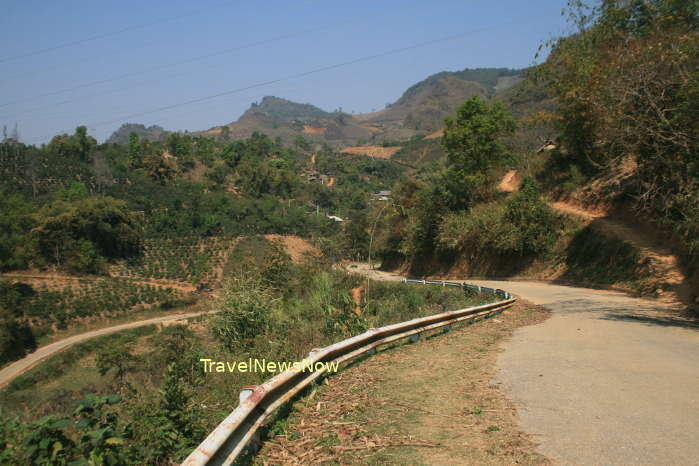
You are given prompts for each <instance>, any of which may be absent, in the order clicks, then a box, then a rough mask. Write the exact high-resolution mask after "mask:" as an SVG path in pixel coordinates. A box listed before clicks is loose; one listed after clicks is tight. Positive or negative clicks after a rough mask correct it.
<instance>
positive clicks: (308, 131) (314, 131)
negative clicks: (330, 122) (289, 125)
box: [303, 125, 328, 134]
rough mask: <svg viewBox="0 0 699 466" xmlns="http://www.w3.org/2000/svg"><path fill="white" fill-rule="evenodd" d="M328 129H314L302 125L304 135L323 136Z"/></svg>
mask: <svg viewBox="0 0 699 466" xmlns="http://www.w3.org/2000/svg"><path fill="white" fill-rule="evenodd" d="M327 130H328V128H316V127H315V126H310V125H303V132H304V133H305V134H325V132H326V131H327Z"/></svg>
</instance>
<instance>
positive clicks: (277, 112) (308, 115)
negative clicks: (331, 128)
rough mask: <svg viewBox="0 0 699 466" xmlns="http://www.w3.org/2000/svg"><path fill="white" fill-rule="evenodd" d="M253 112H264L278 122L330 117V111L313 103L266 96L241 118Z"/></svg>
mask: <svg viewBox="0 0 699 466" xmlns="http://www.w3.org/2000/svg"><path fill="white" fill-rule="evenodd" d="M252 113H262V114H264V115H267V116H268V117H270V118H271V119H272V120H274V121H276V122H280V123H281V122H283V123H288V122H290V121H292V120H312V119H317V118H329V117H330V116H332V115H331V113H330V112H326V111H324V110H321V109H319V108H318V107H316V106H314V105H311V104H299V103H296V102H292V101H291V100H287V99H281V98H279V97H274V96H266V97H264V98H263V99H262V101H260V102H259V103H257V102H254V103H253V104H252V105H251V106H250V108H249V109H248V110H247V111H246V112H245V113H244V114H243V116H242V117H241V118H245V116H246V115H250V114H252Z"/></svg>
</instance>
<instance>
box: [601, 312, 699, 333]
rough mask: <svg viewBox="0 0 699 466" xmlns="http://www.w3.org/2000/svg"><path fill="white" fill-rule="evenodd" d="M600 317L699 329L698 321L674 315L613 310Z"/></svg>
mask: <svg viewBox="0 0 699 466" xmlns="http://www.w3.org/2000/svg"><path fill="white" fill-rule="evenodd" d="M602 318H603V319H604V320H615V321H619V322H637V323H640V324H646V325H660V326H661V327H680V328H687V329H691V330H699V323H697V322H693V321H690V320H685V319H680V318H674V317H653V316H644V315H637V314H619V313H618V312H615V313H609V314H607V315H606V316H604V317H602Z"/></svg>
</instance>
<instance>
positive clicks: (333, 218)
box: [326, 215, 344, 222]
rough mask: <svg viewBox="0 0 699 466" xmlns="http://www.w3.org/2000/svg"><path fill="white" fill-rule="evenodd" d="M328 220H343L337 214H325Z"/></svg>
mask: <svg viewBox="0 0 699 466" xmlns="http://www.w3.org/2000/svg"><path fill="white" fill-rule="evenodd" d="M326 217H328V218H329V219H330V220H335V221H336V222H344V219H342V218H340V217H338V216H337V215H326Z"/></svg>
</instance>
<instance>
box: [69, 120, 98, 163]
mask: <svg viewBox="0 0 699 466" xmlns="http://www.w3.org/2000/svg"><path fill="white" fill-rule="evenodd" d="M73 138H74V144H75V149H76V153H77V155H78V158H79V159H80V161H82V162H88V161H90V151H91V150H92V149H93V148H94V147H95V146H97V141H96V140H95V139H94V138H93V137H90V136H88V135H87V128H86V127H85V126H78V127H77V128H75V135H74V136H73Z"/></svg>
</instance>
